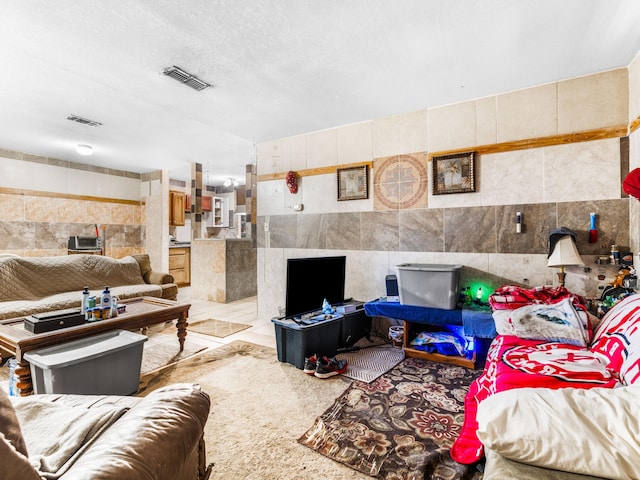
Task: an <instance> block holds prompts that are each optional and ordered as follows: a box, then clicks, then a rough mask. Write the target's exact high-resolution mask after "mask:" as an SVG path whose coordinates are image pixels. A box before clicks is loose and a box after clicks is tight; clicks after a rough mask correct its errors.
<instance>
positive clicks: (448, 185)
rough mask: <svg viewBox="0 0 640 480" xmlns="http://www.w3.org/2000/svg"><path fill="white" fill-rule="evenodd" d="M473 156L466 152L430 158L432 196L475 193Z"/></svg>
mask: <svg viewBox="0 0 640 480" xmlns="http://www.w3.org/2000/svg"><path fill="white" fill-rule="evenodd" d="M474 156H475V152H466V153H455V154H452V155H442V156H440V157H432V158H431V169H432V170H431V173H432V181H433V189H432V190H433V194H434V195H442V194H445V193H468V192H475V191H476V181H475V166H474Z"/></svg>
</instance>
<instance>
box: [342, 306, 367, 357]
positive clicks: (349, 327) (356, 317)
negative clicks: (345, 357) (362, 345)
mask: <svg viewBox="0 0 640 480" xmlns="http://www.w3.org/2000/svg"><path fill="white" fill-rule="evenodd" d="M358 308H359V309H358V310H356V311H355V312H352V313H345V314H344V316H343V317H342V322H341V323H340V339H339V341H338V348H349V347H352V346H353V345H354V344H355V343H356V342H357V341H358V340H360V339H361V338H363V337H367V338H370V336H371V320H372V319H371V317H368V316H367V314H366V313H365V311H364V307H362V306H359V307H358Z"/></svg>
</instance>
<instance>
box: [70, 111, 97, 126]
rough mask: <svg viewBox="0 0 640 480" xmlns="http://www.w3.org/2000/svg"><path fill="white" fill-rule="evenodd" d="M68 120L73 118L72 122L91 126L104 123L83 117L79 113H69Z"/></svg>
mask: <svg viewBox="0 0 640 480" xmlns="http://www.w3.org/2000/svg"><path fill="white" fill-rule="evenodd" d="M67 120H71V121H72V122H76V123H81V124H82V125H87V126H89V127H99V126H100V125H102V124H101V123H100V122H96V121H95V120H89V119H88V118H82V117H79V116H78V115H73V114H71V115H68V116H67Z"/></svg>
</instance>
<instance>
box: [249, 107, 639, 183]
mask: <svg viewBox="0 0 640 480" xmlns="http://www.w3.org/2000/svg"><path fill="white" fill-rule="evenodd" d="M638 127H640V115H639V116H638V117H637V118H636V119H635V120H633V121H632V122H630V123H629V125H618V126H614V127H606V128H597V129H594V130H585V131H583V132H574V133H565V134H562V135H550V136H548V137H538V138H527V139H523V140H514V141H511V142H502V143H494V144H489V145H477V146H470V147H464V148H457V149H454V150H441V151H438V152H427V154H428V157H427V158H428V160H429V161H431V158H432V157H439V156H441V155H451V154H456V153H463V152H476V153H477V154H478V155H482V154H485V155H486V154H490V153H504V152H512V151H516V150H526V149H529V148H542V147H550V146H554V145H566V144H570V143H580V142H591V141H594V140H605V139H608V138H622V137H626V136H628V135H629V134H630V133H631V132H633V131H634V130H636V129H637V128H638ZM362 165H368V166H369V167H373V161H367V162H358V163H349V164H343V165H335V166H331V167H319V168H309V169H306V170H298V171H296V173H297V174H298V175H299V176H301V177H306V176H310V175H324V174H327V173H335V172H336V170H337V169H338V168H348V167H357V166H362ZM286 175H287V173H286V172H279V173H267V174H263V175H258V176H257V181H258V182H266V181H269V180H281V179H284V178H285V176H286Z"/></svg>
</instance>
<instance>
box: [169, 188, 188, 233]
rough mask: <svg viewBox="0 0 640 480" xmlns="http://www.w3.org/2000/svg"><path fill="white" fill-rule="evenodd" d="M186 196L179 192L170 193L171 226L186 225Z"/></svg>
mask: <svg viewBox="0 0 640 480" xmlns="http://www.w3.org/2000/svg"><path fill="white" fill-rule="evenodd" d="M185 200H186V195H185V193H184V192H179V191H177V190H171V191H169V225H171V226H172V227H176V226H177V227H180V226H182V225H184V218H185V215H184V205H185Z"/></svg>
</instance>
